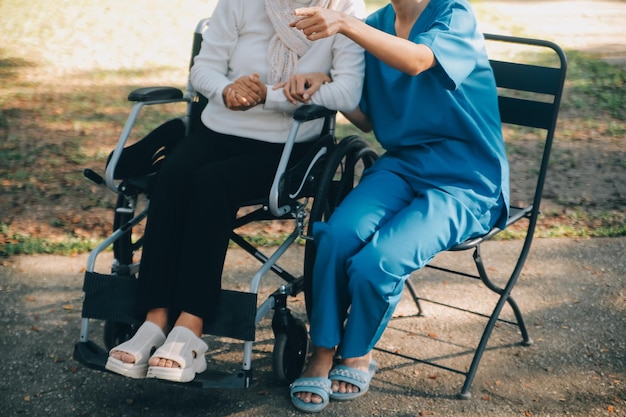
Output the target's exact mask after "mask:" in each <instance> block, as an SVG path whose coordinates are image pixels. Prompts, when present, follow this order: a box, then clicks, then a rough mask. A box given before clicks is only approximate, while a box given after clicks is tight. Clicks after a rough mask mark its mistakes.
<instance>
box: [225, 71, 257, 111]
mask: <svg viewBox="0 0 626 417" xmlns="http://www.w3.org/2000/svg"><path fill="white" fill-rule="evenodd" d="M266 95H267V89H266V87H265V84H263V83H262V82H261V80H260V79H259V76H258V74H253V75H244V76H241V77H239V78H237V79H236V80H235V81H234V82H233V83H232V84H229V85H227V86H226V88H224V91H223V92H222V97H223V99H224V104H225V105H226V107H228V108H229V109H231V110H240V111H243V110H248V109H250V108H252V107H254V106H256V105H258V104H260V103H264V102H265V97H266Z"/></svg>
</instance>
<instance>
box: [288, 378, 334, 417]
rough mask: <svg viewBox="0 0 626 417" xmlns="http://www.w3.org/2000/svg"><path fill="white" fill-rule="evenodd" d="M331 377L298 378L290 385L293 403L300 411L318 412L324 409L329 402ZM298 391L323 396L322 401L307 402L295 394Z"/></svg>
mask: <svg viewBox="0 0 626 417" xmlns="http://www.w3.org/2000/svg"><path fill="white" fill-rule="evenodd" d="M330 384H331V382H330V379H328V378H322V377H311V378H298V379H296V380H295V381H293V383H292V384H291V385H290V386H289V393H290V395H291V403H292V404H293V406H294V407H296V408H297V409H298V410H300V411H304V412H305V413H318V412H320V411H322V410H323V409H324V408H326V406H327V405H328V402H329V397H330ZM298 392H310V393H311V394H315V395H319V396H320V397H321V398H322V402H321V403H313V402H310V403H306V402H304V401H302V400H301V399H300V398H298V397H296V396H295V395H294V394H296V393H298Z"/></svg>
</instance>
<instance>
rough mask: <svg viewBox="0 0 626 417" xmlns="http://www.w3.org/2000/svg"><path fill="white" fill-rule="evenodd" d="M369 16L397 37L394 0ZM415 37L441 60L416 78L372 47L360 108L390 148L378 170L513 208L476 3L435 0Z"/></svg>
mask: <svg viewBox="0 0 626 417" xmlns="http://www.w3.org/2000/svg"><path fill="white" fill-rule="evenodd" d="M366 21H367V23H368V24H369V25H371V26H373V27H375V28H378V29H380V30H382V31H384V32H387V33H390V34H393V35H395V28H394V22H395V11H394V9H393V7H392V6H391V5H390V4H389V5H387V6H386V7H383V8H382V9H380V10H378V11H377V12H375V13H373V14H372V15H370V16H369V17H368V18H367V20H366ZM409 39H410V40H412V41H413V42H415V43H421V44H424V45H426V46H428V47H429V48H430V49H431V50H432V51H433V53H434V55H435V58H436V59H437V62H438V65H436V66H435V67H433V68H431V69H429V70H428V71H425V72H423V73H421V74H419V75H417V76H410V75H408V74H405V73H403V72H401V71H399V70H397V69H394V68H392V67H390V66H388V65H387V64H385V63H383V62H381V61H380V60H378V58H376V57H374V56H373V55H371V54H370V53H368V52H366V71H365V84H364V90H363V98H362V102H361V109H362V110H363V111H364V112H365V113H366V114H367V115H368V116H369V118H370V120H371V121H372V126H373V130H374V134H375V136H376V138H377V140H378V141H379V142H380V144H381V145H382V146H383V148H384V149H385V150H386V151H387V152H386V155H384V156H383V157H382V158H381V159H380V160H379V161H378V162H377V164H375V166H374V167H373V168H374V169H389V170H392V171H394V172H397V173H398V174H400V175H403V176H404V177H405V178H407V180H408V181H411V182H412V183H413V184H414V185H415V186H416V187H417V188H418V189H419V187H437V188H440V189H443V190H445V191H446V192H449V193H450V194H452V195H454V196H455V197H456V198H457V199H459V200H460V201H461V202H462V203H463V204H465V205H467V206H468V207H469V208H470V209H472V211H474V212H475V214H476V215H478V216H480V215H481V213H485V212H486V211H488V210H492V209H493V207H494V205H505V207H508V202H509V171H508V169H509V168H508V162H507V159H506V153H505V149H504V142H503V139H502V129H501V123H500V115H499V112H498V102H497V90H496V86H495V80H494V77H493V72H492V70H491V67H490V65H489V60H488V57H487V53H486V50H485V46H484V38H483V35H482V33H480V32H479V31H478V30H477V24H476V19H475V17H474V14H473V10H472V8H471V6H470V5H469V3H467V2H466V1H463V0H461V1H452V0H431V1H430V2H429V4H428V5H427V6H426V8H425V10H424V11H423V12H422V14H421V15H420V17H419V19H418V20H417V22H416V23H415V24H414V26H413V28H412V30H411V33H410V35H409ZM505 212H506V209H505ZM505 214H506V213H505ZM505 220H506V216H504V215H503V216H502V218H501V219H500V221H499V222H498V226H500V227H503V226H504V221H505Z"/></svg>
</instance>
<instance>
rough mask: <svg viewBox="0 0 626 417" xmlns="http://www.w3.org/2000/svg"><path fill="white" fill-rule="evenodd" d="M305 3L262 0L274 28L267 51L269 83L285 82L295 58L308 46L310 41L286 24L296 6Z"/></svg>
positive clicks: (322, 3) (325, 1) (321, 0)
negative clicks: (274, 32)
mask: <svg viewBox="0 0 626 417" xmlns="http://www.w3.org/2000/svg"><path fill="white" fill-rule="evenodd" d="M335 2H336V1H335ZM335 2H333V3H335ZM306 3H307V2H305V1H300V2H296V1H294V0H265V10H266V11H267V15H268V16H269V18H270V20H271V22H272V25H273V26H274V30H275V31H276V34H275V35H274V36H273V37H272V39H271V40H270V44H269V48H268V51H267V57H268V60H269V68H270V70H269V74H268V83H269V84H270V85H274V84H277V83H279V82H283V81H287V80H288V79H289V77H290V76H291V74H292V73H293V71H294V69H295V68H296V65H297V63H298V58H300V57H301V56H303V55H304V54H305V53H306V52H307V51H308V50H309V48H310V47H311V41H309V40H308V39H307V38H306V36H304V34H303V33H302V31H300V30H297V29H294V28H292V27H290V26H289V23H291V22H293V21H294V20H295V16H294V14H293V11H294V10H295V9H296V8H298V7H305V6H308V5H307V4H306ZM330 3H331V0H317V1H315V0H314V1H312V2H311V4H310V5H311V6H319V7H328V5H329V4H330Z"/></svg>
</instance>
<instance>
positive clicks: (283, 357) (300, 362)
mask: <svg viewBox="0 0 626 417" xmlns="http://www.w3.org/2000/svg"><path fill="white" fill-rule="evenodd" d="M308 344H309V335H308V332H307V329H306V326H305V324H304V322H303V321H302V320H299V319H293V320H292V321H291V323H290V325H289V328H288V329H287V331H286V332H280V333H278V334H276V337H275V341H274V351H273V354H272V368H273V370H274V377H275V379H276V382H277V383H278V384H279V385H288V384H290V383H292V382H293V381H294V380H295V379H296V378H297V377H299V376H300V374H301V373H302V370H303V369H304V362H305V360H306V355H307V349H308Z"/></svg>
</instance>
